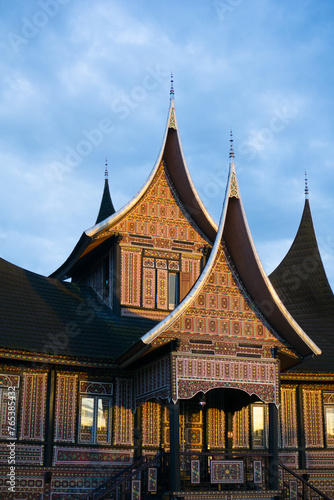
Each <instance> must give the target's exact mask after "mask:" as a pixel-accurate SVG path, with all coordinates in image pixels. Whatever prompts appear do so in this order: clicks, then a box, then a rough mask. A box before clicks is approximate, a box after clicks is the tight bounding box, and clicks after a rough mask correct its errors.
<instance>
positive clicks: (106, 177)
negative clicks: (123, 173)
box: [104, 157, 108, 180]
mask: <svg viewBox="0 0 334 500" xmlns="http://www.w3.org/2000/svg"><path fill="white" fill-rule="evenodd" d="M105 166H106V168H105V171H104V177H105V179H106V180H108V158H107V157H106V163H105Z"/></svg>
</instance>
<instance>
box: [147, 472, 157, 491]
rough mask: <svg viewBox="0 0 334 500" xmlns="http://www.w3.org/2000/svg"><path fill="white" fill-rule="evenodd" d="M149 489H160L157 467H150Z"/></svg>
mask: <svg viewBox="0 0 334 500" xmlns="http://www.w3.org/2000/svg"><path fill="white" fill-rule="evenodd" d="M147 474H148V477H147V491H152V492H154V491H157V489H158V469H157V468H156V467H149V468H148V472H147Z"/></svg>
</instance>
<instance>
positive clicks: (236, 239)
mask: <svg viewBox="0 0 334 500" xmlns="http://www.w3.org/2000/svg"><path fill="white" fill-rule="evenodd" d="M230 159H231V161H230V172H229V178H228V183H227V188H226V193H225V201H224V206H223V210H222V215H221V219H220V223H219V227H218V233H217V237H216V239H215V243H214V246H213V248H212V251H211V254H210V257H209V259H208V261H207V264H206V266H205V268H204V270H203V272H202V274H201V275H200V277H199V278H198V280H197V282H196V283H195V285H194V286H193V288H192V289H191V291H190V292H189V294H188V295H187V296H186V297H185V298H184V299H183V301H182V302H181V303H180V304H179V305H178V307H177V308H176V309H174V311H172V312H171V313H170V314H169V315H168V316H167V317H166V318H165V319H164V320H163V321H161V323H159V324H158V325H156V326H155V327H154V328H153V329H152V330H151V331H149V332H148V333H147V334H145V335H144V336H143V337H142V338H141V341H142V342H143V344H145V346H147V345H149V344H150V343H151V342H153V340H154V339H155V338H157V337H158V335H160V333H162V332H163V331H166V330H167V329H168V328H169V327H170V326H171V325H172V323H173V322H174V321H176V320H177V319H178V318H179V317H180V316H181V314H182V313H184V312H185V311H186V310H187V309H188V308H189V307H191V305H192V304H193V302H194V300H195V299H196V297H197V296H198V295H199V293H200V291H201V290H202V288H203V287H204V285H205V283H206V282H207V281H208V279H209V276H210V273H211V271H212V269H213V266H214V263H215V260H216V258H217V255H218V250H219V248H220V246H221V242H222V240H223V241H224V242H225V243H226V245H227V248H228V251H229V253H230V255H231V258H232V261H233V263H232V268H233V267H235V270H236V273H237V274H238V276H239V277H240V279H241V281H242V284H243V286H244V287H245V289H246V291H247V292H248V294H249V295H250V297H251V298H252V299H253V302H254V304H255V307H256V309H257V310H258V311H259V313H260V314H261V315H262V317H263V318H264V320H265V321H268V323H269V324H270V325H271V326H272V327H273V328H274V330H275V331H276V332H277V333H278V334H279V335H280V336H281V337H282V338H283V339H284V340H286V341H287V342H288V343H289V344H290V345H291V346H292V347H293V348H294V349H295V350H296V351H297V352H298V354H299V355H300V356H301V357H306V356H312V355H314V354H320V353H321V350H320V349H319V348H318V347H317V345H316V344H315V343H314V342H313V341H312V340H311V339H310V338H309V337H308V336H307V335H306V333H305V332H304V331H303V330H302V328H301V327H300V326H299V325H298V323H297V322H296V321H295V320H294V318H293V317H292V316H291V315H290V314H289V312H288V311H287V309H286V308H285V306H284V305H283V303H282V301H281V300H280V298H279V296H278V295H277V293H276V291H275V290H274V288H273V286H272V284H271V283H270V281H269V279H268V277H267V275H266V273H265V271H264V269H263V267H262V264H261V262H260V259H259V257H258V255H257V252H256V249H255V246H254V243H253V240H252V236H251V233H250V230H249V227H248V222H247V219H246V215H245V212H244V209H243V205H242V201H241V197H240V193H239V186H238V181H237V176H236V171H235V164H234V153H233V149H232V148H231V153H230Z"/></svg>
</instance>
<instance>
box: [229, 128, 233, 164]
mask: <svg viewBox="0 0 334 500" xmlns="http://www.w3.org/2000/svg"><path fill="white" fill-rule="evenodd" d="M230 158H233V159H234V150H233V134H232V129H231V130H230Z"/></svg>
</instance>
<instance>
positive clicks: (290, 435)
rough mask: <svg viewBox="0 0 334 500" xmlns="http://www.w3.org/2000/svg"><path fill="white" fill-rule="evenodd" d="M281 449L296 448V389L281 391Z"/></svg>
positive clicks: (283, 388)
mask: <svg viewBox="0 0 334 500" xmlns="http://www.w3.org/2000/svg"><path fill="white" fill-rule="evenodd" d="M281 436H282V437H281V439H282V448H297V446H298V443H297V403H296V388H295V387H294V388H285V387H282V389H281Z"/></svg>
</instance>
